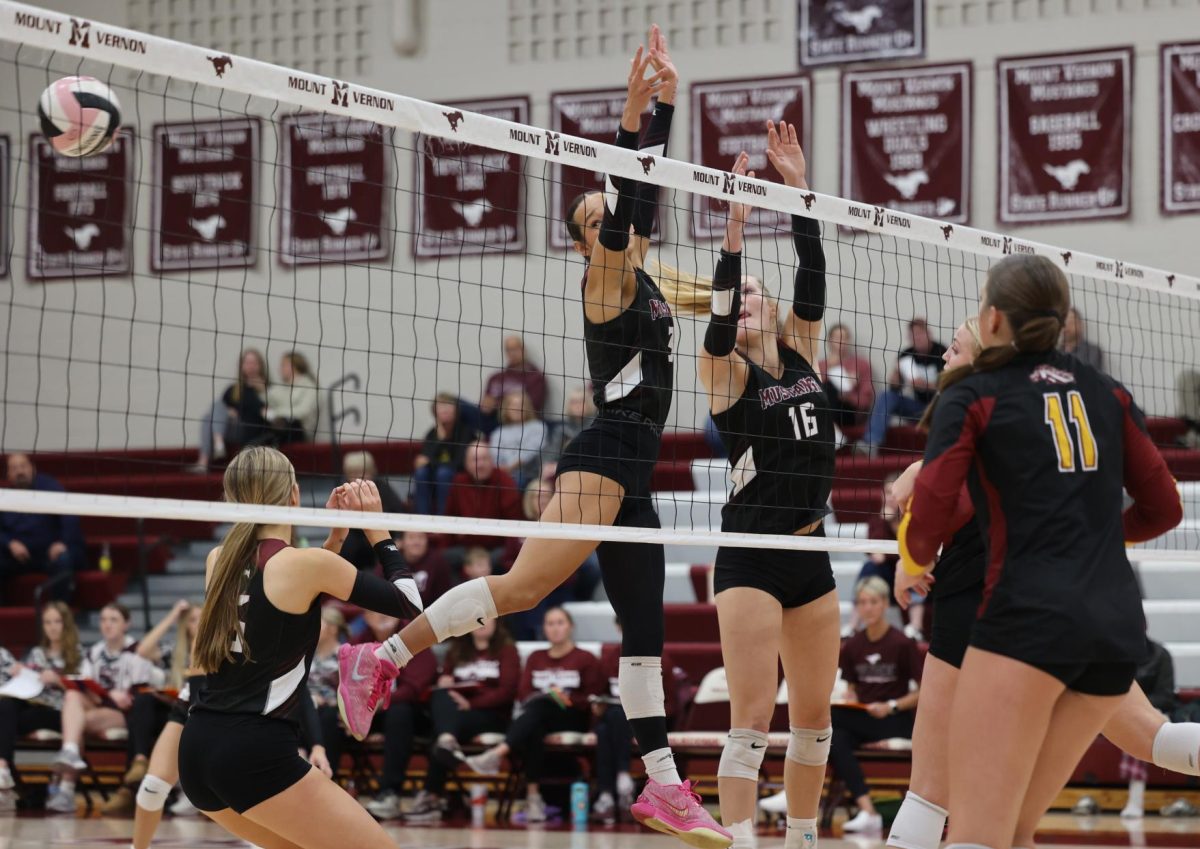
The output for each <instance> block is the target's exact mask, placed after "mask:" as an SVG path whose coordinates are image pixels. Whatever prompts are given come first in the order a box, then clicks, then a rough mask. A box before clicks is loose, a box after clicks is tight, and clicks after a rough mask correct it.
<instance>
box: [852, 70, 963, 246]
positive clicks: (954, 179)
mask: <svg viewBox="0 0 1200 849" xmlns="http://www.w3.org/2000/svg"><path fill="white" fill-rule="evenodd" d="M842 196H843V197H847V198H850V199H852V200H858V201H862V202H863V203H870V204H874V205H876V206H886V207H888V208H889V209H895V210H899V211H900V212H908V213H911V214H913V215H922V216H925V217H926V218H940V219H942V220H943V221H950V222H953V223H956V224H962V223H966V221H967V218H968V216H969V215H970V207H971V204H970V196H971V66H970V64H968V63H963V64H955V65H930V66H921V67H917V68H894V69H891V70H887V71H846V72H845V73H843V74H842Z"/></svg>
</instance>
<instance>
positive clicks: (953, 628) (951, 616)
mask: <svg viewBox="0 0 1200 849" xmlns="http://www.w3.org/2000/svg"><path fill="white" fill-rule="evenodd" d="M982 603H983V584H974V585H973V586H970V587H967V588H966V589H962V590H959V591H958V592H956V593H951V594H950V595H947V596H939V595H935V596H934V597H933V626H932V629H931V630H930V632H929V653H930V654H931V655H933V656H934V657H936V658H937V659H938V660H941V661H945V662H946V663H948V664H950V665H951V666H953V667H954V668H955V669H961V668H962V662H963V655H965V654H966V653H967V646H969V645H970V644H971V628H972V627H973V626H974V625H975V617H976V616H977V615H979V605H980V604H982Z"/></svg>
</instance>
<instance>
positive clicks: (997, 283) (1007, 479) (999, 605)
mask: <svg viewBox="0 0 1200 849" xmlns="http://www.w3.org/2000/svg"><path fill="white" fill-rule="evenodd" d="M1069 306H1070V292H1069V287H1068V284H1067V280H1066V277H1065V276H1064V275H1063V273H1062V272H1061V271H1060V270H1059V269H1058V267H1057V266H1055V265H1054V264H1053V263H1052V262H1050V261H1049V260H1047V259H1045V258H1044V257H1036V256H1025V255H1019V256H1010V257H1007V258H1005V259H1003V260H1001V261H1000V262H998V263H997V264H996V265H994V266H993V267H992V268H991V270H990V271H989V272H988V276H987V282H986V284H985V286H984V289H983V292H982V294H981V305H980V315H979V331H980V339H981V342H982V346H983V351H982V353H980V354H979V356H978V357H977V358H976V359H975V361H974V363H973V364H972V366H971V368H970V371H969V372H964V373H965V374H966V376H965V378H963V379H961V380H960V381H959V382H958V383H955V384H953V385H952V386H950V387H948V388H946V389H945V390H944V392H943V393H942V395H941V398H940V400H939V403H938V407H937V410H936V411H935V413H934V416H933V425H932V429H931V432H930V438H929V444H928V447H927V448H926V452H925V466H924V468H922V469H921V472H920V474H919V475H918V476H917V480H916V483H915V485H914V491H913V497H912V501H911V513H910V514H908V515H907V516H906V518H905V519H904V521H903V522H902V524H901V527H900V532H899V542H900V550H901V557H902V565H903V566H904V568H906V569H908V570H909V571H910V572H912V573H914V574H919V573H921V572H924V571H927V569H928V568H929V566H928V564H931V563H932V561H933V558H934V555H935V554H936V552H937V549H938V546H940V545H941V543H942V541H943V540H944V539H945V538H946V537H947V536H948V535H949V533H950V531H951V529H952V528H954V527H956V526H957V525H956V515H958V516H961V510H960V509H959V507H960V504H961V501H962V497H961V496H962V487H963V483H964V481H967V482H968V483H969V488H970V501H971V502H973V503H974V505H976V507H977V508H978V511H977V515H978V519H979V521H980V523H981V524H980V529H981V531H982V533H983V535H984V538H985V540H986V541H987V548H986V550H987V571H986V575H985V583H984V593H983V604H982V606H981V608H980V614H979V618H978V619H977V620H976V622H975V624H974V626H973V629H972V632H971V642H970V647H969V648H968V649H967V650H966V653H965V655H964V658H963V663H962V669H961V671H960V672H959V675H958V686H957V688H956V691H955V695H954V705H953V709H952V715H951V721H950V737H949V752H950V770H949V778H950V782H949V786H950V787H952V788H953V793H952V794H951V796H950V845H951V847H960V849H961V847H980V846H984V847H990V849H1007V847H1010V846H1012V845H1013V841H1014V837H1015V836H1017V832H1018V827H1019V826H1021V825H1023V824H1028V823H1034V824H1036V822H1037V821H1038V820H1039V819H1040V817H1041V816H1042V815H1043V814H1044V812H1045V811H1046V809H1047V808H1048V807H1049V806H1050V804H1051V803H1052V802H1053V800H1054V798H1055V797H1056V796H1057V795H1058V793H1059V791H1060V790H1061V789H1062V787H1063V786H1064V785H1065V783H1066V781H1067V779H1068V778H1069V777H1070V774H1071V772H1072V770H1074V768H1075V765H1076V764H1077V763H1078V762H1079V759H1080V757H1081V756H1082V755H1083V753H1084V752H1085V751H1086V749H1087V747H1088V746H1089V745H1090V744H1091V742H1092V740H1093V739H1094V738H1095V735H1096V734H1097V733H1099V732H1100V730H1101V729H1102V728H1103V727H1104V726H1105V724H1106V723H1107V722H1108V720H1109V718H1110V717H1111V716H1112V714H1113V713H1114V711H1116V709H1117V707H1118V706H1119V704H1120V703H1121V701H1122V698H1123V697H1125V696H1126V694H1127V693H1128V692H1129V690H1130V685H1131V684H1132V683H1133V680H1134V673H1135V670H1136V665H1137V661H1138V660H1140V658H1141V657H1142V654H1143V652H1144V649H1145V637H1144V628H1145V618H1144V615H1143V612H1142V607H1141V599H1140V594H1139V592H1138V587H1137V581H1136V579H1135V577H1134V574H1133V570H1132V568H1131V567H1130V565H1129V560H1128V557H1127V556H1126V552H1125V543H1126V541H1130V542H1138V541H1143V540H1147V539H1151V538H1153V537H1154V536H1157V535H1159V534H1161V533H1163V532H1165V531H1167V530H1169V529H1170V528H1172V527H1174V526H1175V525H1176V524H1178V523H1179V521H1180V520H1181V519H1182V514H1183V510H1182V504H1181V502H1180V499H1179V493H1178V490H1177V489H1176V487H1175V482H1174V480H1173V479H1172V478H1171V474H1170V472H1169V471H1168V469H1167V466H1166V463H1165V462H1164V461H1163V459H1162V456H1161V455H1160V454H1159V453H1158V450H1157V449H1156V448H1155V447H1154V444H1153V443H1152V442H1151V441H1150V438H1149V436H1148V435H1147V433H1146V429H1145V422H1144V419H1143V417H1142V414H1141V412H1140V411H1139V410H1138V408H1137V406H1136V405H1135V404H1134V402H1133V398H1132V396H1131V395H1130V393H1129V392H1128V390H1126V389H1125V388H1124V387H1123V386H1121V385H1120V384H1119V383H1117V382H1116V381H1114V380H1112V379H1111V378H1110V377H1108V376H1106V375H1104V374H1101V373H1100V372H1098V371H1097V370H1095V369H1093V368H1091V367H1090V366H1088V365H1086V364H1084V363H1082V362H1080V361H1079V360H1077V359H1075V358H1074V357H1072V356H1070V355H1068V354H1063V353H1060V352H1058V351H1057V350H1056V345H1057V342H1058V337H1059V334H1060V332H1061V329H1062V325H1063V322H1064V320H1065V317H1066V313H1067V309H1068V308H1069ZM1123 488H1124V490H1125V491H1126V492H1128V493H1129V495H1130V496H1131V497H1132V498H1133V503H1132V505H1131V506H1130V507H1129V508H1128V509H1126V510H1125V511H1124V512H1123V513H1122V508H1121V505H1122V489H1123ZM957 521H958V524H961V520H960V519H959V520H957ZM1029 833H1030V834H1031V833H1032V831H1031V830H1030V832H1029ZM901 836H902V837H903V835H901Z"/></svg>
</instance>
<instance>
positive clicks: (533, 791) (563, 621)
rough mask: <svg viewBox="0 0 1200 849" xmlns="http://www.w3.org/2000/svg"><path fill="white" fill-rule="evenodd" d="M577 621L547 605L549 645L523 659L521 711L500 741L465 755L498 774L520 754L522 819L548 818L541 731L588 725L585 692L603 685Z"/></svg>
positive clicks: (481, 769)
mask: <svg viewBox="0 0 1200 849" xmlns="http://www.w3.org/2000/svg"><path fill="white" fill-rule="evenodd" d="M574 629H575V622H574V620H573V619H571V615H570V614H569V613H567V611H565V610H563V609H562V608H561V607H554V608H551V609H550V610H547V611H546V618H545V620H544V621H543V623H542V630H543V631H545V633H546V639H547V641H548V642H549V643H550V648H548V649H541V650H540V651H535V652H534V653H533V654H531V655H530V656H529V658H528V659H527V660H526V661H525V670H524V672H522V674H521V683H520V685H519V686H518V687H517V702H518V704H520V706H521V711H520V714H519V715H518V716H517V718H516V719H514V720H513V721H512V724H511V725H509V727H508V733H507V734H506V735H505V739H504V742H503V743H500V744H499V745H496V746H493V747H492V748H490V749H488V750H487V751H485V752H481V753H480V754H478V755H475V756H474V757H470V758H467V759H466V764H467V766H468V767H469V768H470V769H471V770H472V771H474V772H476V773H478V774H480V775H497V774H498V773H499V772H500V764H501V762H502V761H503V760H504V758H505V757H506V756H508V755H509V754H513V755H516V756H517V757H519V758H520V759H521V768H522V770H523V771H524V774H525V781H526V788H527V789H526V793H525V821H526V822H527V823H538V822H545V821H546V803H545V802H544V801H543V800H542V795H541V790H540V787H539V782H540V781H541V779H542V776H543V775H544V774H545V757H546V744H545V736H546V735H547V734H554V733H556V732H560V731H586V730H587V728H588V724H589V722H590V720H591V713H592V711H591V704H590V702H589V697H590V696H594V695H596V694H598V693H599V692H600V691H601V690H602V689H603V687H602V685H601V682H600V665H599V663H597V662H596V658H595V656H594V655H593V654H591V652H587V651H584V650H583V649H581V648H578V647H576V645H575V640H574V636H573V634H574Z"/></svg>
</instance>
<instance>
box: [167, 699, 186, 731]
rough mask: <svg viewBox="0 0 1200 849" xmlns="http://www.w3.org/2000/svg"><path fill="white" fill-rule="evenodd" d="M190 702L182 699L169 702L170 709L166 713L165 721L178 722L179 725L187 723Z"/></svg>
mask: <svg viewBox="0 0 1200 849" xmlns="http://www.w3.org/2000/svg"><path fill="white" fill-rule="evenodd" d="M190 707H191V703H190V702H187V701H184V700H183V699H176V700H175V701H173V702H171V710H170V712H169V713H168V714H167V722H178V723H179V724H180V725H187V720H188V708H190Z"/></svg>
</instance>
